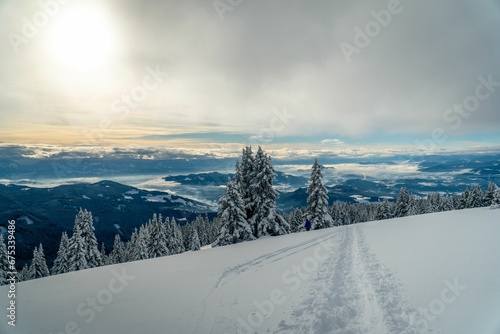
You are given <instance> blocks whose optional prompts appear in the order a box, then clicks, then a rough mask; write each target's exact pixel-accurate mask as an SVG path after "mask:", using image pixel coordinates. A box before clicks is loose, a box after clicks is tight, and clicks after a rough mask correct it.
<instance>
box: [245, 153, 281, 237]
mask: <svg viewBox="0 0 500 334" xmlns="http://www.w3.org/2000/svg"><path fill="white" fill-rule="evenodd" d="M275 177H276V173H275V172H274V168H273V165H272V162H271V157H269V156H268V155H267V154H265V153H264V151H263V150H262V148H261V147H260V146H259V149H258V151H257V154H256V155H255V169H254V178H253V179H252V184H251V191H252V194H253V197H254V200H253V204H254V205H255V212H254V215H253V216H252V218H251V219H250V220H249V222H250V225H251V226H252V227H253V231H254V236H255V237H256V238H259V237H261V236H263V235H271V236H276V235H283V234H287V233H288V232H289V230H290V226H289V225H288V223H287V221H286V220H285V219H284V218H283V217H282V216H281V215H279V214H278V213H277V212H276V197H277V195H278V194H277V192H276V190H275V189H274V188H273V180H274V178H275Z"/></svg>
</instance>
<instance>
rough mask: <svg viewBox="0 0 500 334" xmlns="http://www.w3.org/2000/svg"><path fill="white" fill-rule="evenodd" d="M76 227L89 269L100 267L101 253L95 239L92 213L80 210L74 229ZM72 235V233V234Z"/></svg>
mask: <svg viewBox="0 0 500 334" xmlns="http://www.w3.org/2000/svg"><path fill="white" fill-rule="evenodd" d="M77 225H78V227H79V229H80V236H81V238H82V239H83V243H84V245H85V259H86V261H87V266H88V267H89V268H95V267H99V266H101V265H102V257H101V252H100V251H99V244H98V242H97V239H96V237H95V228H94V221H93V218H92V213H91V212H89V211H87V210H82V209H81V208H80V211H79V212H78V214H77V215H76V218H75V227H76V226H77ZM73 233H74V232H73Z"/></svg>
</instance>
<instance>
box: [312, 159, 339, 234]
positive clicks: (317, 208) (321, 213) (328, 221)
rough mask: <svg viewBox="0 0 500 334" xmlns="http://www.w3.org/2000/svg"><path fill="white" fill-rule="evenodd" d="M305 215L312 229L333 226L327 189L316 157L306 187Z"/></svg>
mask: <svg viewBox="0 0 500 334" xmlns="http://www.w3.org/2000/svg"><path fill="white" fill-rule="evenodd" d="M307 193H308V194H309V196H308V197H307V217H308V218H309V220H310V221H311V223H312V227H313V229H322V228H327V227H331V226H333V219H332V216H331V215H330V212H329V210H328V191H327V190H326V188H325V186H324V185H323V172H322V171H321V166H320V164H319V162H318V159H314V164H313V166H312V169H311V178H310V180H309V185H308V187H307Z"/></svg>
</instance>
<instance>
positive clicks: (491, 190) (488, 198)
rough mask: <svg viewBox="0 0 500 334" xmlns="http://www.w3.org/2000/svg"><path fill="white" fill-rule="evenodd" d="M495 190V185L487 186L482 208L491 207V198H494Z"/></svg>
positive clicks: (491, 183)
mask: <svg viewBox="0 0 500 334" xmlns="http://www.w3.org/2000/svg"><path fill="white" fill-rule="evenodd" d="M496 190H497V185H496V184H495V183H493V182H490V183H489V184H488V189H487V190H486V192H485V193H484V206H491V204H492V202H493V198H494V197H495V191H496Z"/></svg>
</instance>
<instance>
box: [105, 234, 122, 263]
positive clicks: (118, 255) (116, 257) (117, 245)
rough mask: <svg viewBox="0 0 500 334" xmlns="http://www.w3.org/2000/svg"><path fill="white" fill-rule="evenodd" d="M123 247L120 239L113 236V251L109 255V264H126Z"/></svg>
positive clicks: (117, 236)
mask: <svg viewBox="0 0 500 334" xmlns="http://www.w3.org/2000/svg"><path fill="white" fill-rule="evenodd" d="M125 257H126V256H125V246H124V245H123V242H122V241H121V238H120V236H119V235H118V234H116V235H115V240H114V242H113V249H112V250H111V253H110V254H109V264H117V263H123V262H126V259H125Z"/></svg>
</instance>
